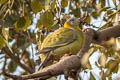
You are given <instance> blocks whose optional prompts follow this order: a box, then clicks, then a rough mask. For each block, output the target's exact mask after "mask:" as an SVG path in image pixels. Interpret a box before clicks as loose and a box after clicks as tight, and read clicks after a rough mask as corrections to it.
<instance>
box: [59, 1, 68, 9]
mask: <svg viewBox="0 0 120 80" xmlns="http://www.w3.org/2000/svg"><path fill="white" fill-rule="evenodd" d="M67 4H68V0H62V1H61V6H62V7H63V8H65V7H66V6H67Z"/></svg>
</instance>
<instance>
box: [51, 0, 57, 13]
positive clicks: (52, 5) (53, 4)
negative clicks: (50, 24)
mask: <svg viewBox="0 0 120 80" xmlns="http://www.w3.org/2000/svg"><path fill="white" fill-rule="evenodd" d="M55 5H56V0H53V2H52V3H51V9H52V11H53V12H54V9H55Z"/></svg>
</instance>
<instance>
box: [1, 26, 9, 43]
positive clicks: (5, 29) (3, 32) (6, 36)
mask: <svg viewBox="0 0 120 80" xmlns="http://www.w3.org/2000/svg"><path fill="white" fill-rule="evenodd" d="M2 34H3V36H4V38H5V40H7V41H8V37H9V28H3V29H2Z"/></svg>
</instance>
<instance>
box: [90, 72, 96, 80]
mask: <svg viewBox="0 0 120 80" xmlns="http://www.w3.org/2000/svg"><path fill="white" fill-rule="evenodd" d="M90 80H96V79H95V77H94V76H93V74H92V73H91V72H90Z"/></svg>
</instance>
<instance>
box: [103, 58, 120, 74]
mask: <svg viewBox="0 0 120 80" xmlns="http://www.w3.org/2000/svg"><path fill="white" fill-rule="evenodd" d="M106 68H108V70H107V71H106V73H105V74H106V75H107V76H109V75H110V74H111V73H112V72H117V71H118V68H119V65H118V63H117V61H116V60H110V61H109V62H108V63H107V66H106Z"/></svg>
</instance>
